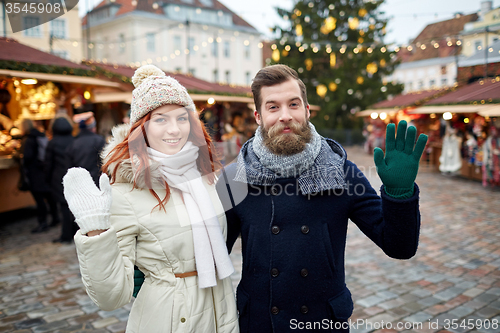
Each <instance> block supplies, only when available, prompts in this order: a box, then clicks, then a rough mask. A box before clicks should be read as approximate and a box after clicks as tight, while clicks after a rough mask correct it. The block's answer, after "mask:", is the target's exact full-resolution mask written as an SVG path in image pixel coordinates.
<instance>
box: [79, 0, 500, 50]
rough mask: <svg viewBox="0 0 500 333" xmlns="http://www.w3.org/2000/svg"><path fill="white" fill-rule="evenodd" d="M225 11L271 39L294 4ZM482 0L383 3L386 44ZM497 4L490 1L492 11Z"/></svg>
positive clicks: (275, 1) (242, 2) (255, 4)
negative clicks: (281, 15) (283, 14)
mask: <svg viewBox="0 0 500 333" xmlns="http://www.w3.org/2000/svg"><path fill="white" fill-rule="evenodd" d="M100 1H101V0H82V1H80V2H79V7H80V14H81V15H83V14H84V13H85V11H86V3H87V2H88V3H89V4H93V5H94V6H95V5H97V4H98V3H99V2H100ZM219 1H220V2H222V3H223V4H224V5H225V6H226V7H228V8H229V9H231V10H232V11H234V12H235V13H236V14H238V15H240V16H241V17H242V18H244V19H245V20H246V21H247V22H248V23H250V24H251V25H253V26H254V27H255V28H256V29H257V30H259V31H261V32H262V33H263V34H264V35H266V36H270V33H269V28H270V27H273V26H274V25H275V24H276V22H280V18H279V16H278V15H277V14H276V10H275V9H274V7H276V6H278V5H279V6H281V7H283V8H287V7H288V8H291V7H292V6H293V3H294V2H295V1H294V0H219ZM482 1H483V0H385V3H384V4H383V5H382V6H381V10H382V11H384V12H385V14H386V15H387V16H389V17H390V18H391V19H390V20H389V24H388V29H387V30H388V33H387V37H386V40H385V42H386V43H388V44H389V43H395V44H398V45H401V44H405V43H408V41H409V40H410V39H412V38H415V37H416V36H417V35H418V33H419V32H420V31H422V30H423V29H424V28H425V26H426V25H428V24H430V23H433V22H438V21H444V20H447V19H450V18H452V17H453V15H454V14H455V13H457V12H462V13H464V14H470V13H474V12H477V11H479V10H480V9H481V2H482ZM498 6H500V0H493V8H496V7H498Z"/></svg>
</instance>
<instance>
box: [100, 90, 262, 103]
mask: <svg viewBox="0 0 500 333" xmlns="http://www.w3.org/2000/svg"><path fill="white" fill-rule="evenodd" d="M190 96H191V98H192V99H193V101H195V102H201V101H203V102H206V101H208V99H209V98H213V99H214V101H215V102H233V103H253V98H251V97H243V96H223V95H209V94H190ZM92 101H93V102H94V103H113V102H124V103H128V104H131V103H132V92H106V93H95V94H94V96H93V99H92Z"/></svg>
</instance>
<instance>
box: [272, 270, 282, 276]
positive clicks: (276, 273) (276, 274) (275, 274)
mask: <svg viewBox="0 0 500 333" xmlns="http://www.w3.org/2000/svg"><path fill="white" fill-rule="evenodd" d="M278 275H280V271H278V269H277V268H273V269H271V276H272V277H277V276H278Z"/></svg>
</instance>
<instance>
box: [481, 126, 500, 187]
mask: <svg viewBox="0 0 500 333" xmlns="http://www.w3.org/2000/svg"><path fill="white" fill-rule="evenodd" d="M497 123H498V124H497V125H498V126H495V125H492V126H491V132H490V136H489V137H488V139H486V141H485V142H484V144H483V186H488V185H492V186H500V133H499V132H500V121H499V120H497Z"/></svg>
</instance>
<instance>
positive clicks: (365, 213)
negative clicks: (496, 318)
mask: <svg viewBox="0 0 500 333" xmlns="http://www.w3.org/2000/svg"><path fill="white" fill-rule="evenodd" d="M252 92H253V95H254V101H255V107H256V110H255V112H254V116H255V120H256V121H257V123H258V125H259V128H258V129H257V131H256V134H255V137H254V138H252V139H250V140H249V141H247V143H245V144H244V145H243V147H242V149H241V151H240V155H239V157H238V161H237V163H234V164H231V165H229V166H228V167H226V169H225V171H224V173H223V174H222V176H221V177H220V179H219V182H218V184H217V191H218V193H219V196H220V198H221V201H222V202H223V205H224V207H225V209H226V216H227V222H228V236H227V245H228V248H229V249H231V248H232V246H233V244H234V242H235V240H236V238H237V237H238V236H239V235H240V234H241V240H242V255H243V271H242V278H241V281H240V284H239V285H238V288H237V304H238V311H239V321H240V330H241V332H242V333H245V332H259V333H266V332H288V331H292V330H294V329H298V328H301V327H302V328H307V327H310V328H313V329H314V330H317V331H334V332H348V331H349V329H348V322H347V321H348V318H349V317H350V316H351V314H352V310H353V302H352V299H351V294H350V292H349V290H348V289H347V287H346V285H345V271H344V250H345V243H346V233H347V224H348V219H351V220H352V221H353V222H354V223H355V224H356V225H357V226H358V227H359V228H360V229H361V231H362V232H363V233H364V234H365V235H366V236H368V237H369V238H370V239H371V240H372V241H373V242H375V244H377V245H378V246H379V247H380V248H381V249H382V250H383V251H384V252H385V253H386V254H387V255H388V256H390V257H392V258H397V259H408V258H410V257H412V256H413V255H414V254H415V253H416V250H417V246H418V236H419V229H420V213H419V208H418V193H419V190H418V187H417V185H416V184H415V183H414V181H415V178H416V175H417V171H418V164H419V159H420V156H421V154H422V151H423V149H424V147H425V143H426V141H427V137H426V136H425V135H421V137H419V139H418V142H417V144H416V145H415V149H414V143H415V137H416V129H415V127H410V128H408V131H407V129H406V127H407V126H406V122H404V121H402V122H400V124H399V126H398V134H397V137H396V139H395V138H394V136H395V126H394V124H389V126H388V128H387V145H386V154H385V156H384V153H383V151H382V150H381V149H379V148H377V149H376V150H375V154H374V157H375V162H376V165H377V171H378V174H379V176H380V178H381V179H382V182H383V184H384V185H383V186H382V189H381V197H379V196H378V195H377V193H376V191H375V190H374V189H373V188H372V187H371V185H370V183H369V182H368V180H367V179H366V178H365V176H364V175H363V174H362V172H361V171H360V170H359V169H358V168H357V166H356V165H355V164H354V163H352V162H350V161H349V160H347V158H346V157H347V156H346V152H345V151H344V149H343V148H342V147H341V146H340V145H339V144H338V143H336V142H335V141H333V140H330V139H326V138H323V137H321V136H320V135H318V134H317V132H316V131H315V129H314V126H313V125H312V124H311V123H310V122H309V117H310V113H309V105H308V103H307V97H306V88H305V85H304V83H303V82H302V81H301V80H300V79H299V77H298V75H297V73H296V72H295V71H294V70H293V69H291V68H289V67H287V66H284V65H274V66H269V67H266V68H264V69H262V70H260V71H259V72H258V73H257V75H256V77H255V79H254V80H253V83H252ZM307 323H313V324H309V326H306V325H307ZM311 325H314V326H311Z"/></svg>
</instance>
